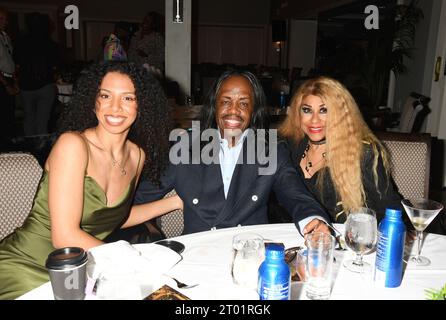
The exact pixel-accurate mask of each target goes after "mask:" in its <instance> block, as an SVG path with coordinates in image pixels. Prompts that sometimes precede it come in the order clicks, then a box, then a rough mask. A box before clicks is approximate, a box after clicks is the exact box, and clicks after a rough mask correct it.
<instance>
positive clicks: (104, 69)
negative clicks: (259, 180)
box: [0, 62, 182, 300]
mask: <svg viewBox="0 0 446 320" xmlns="http://www.w3.org/2000/svg"><path fill="white" fill-rule="evenodd" d="M166 104H167V100H166V98H165V97H164V95H163V92H162V88H161V87H160V85H159V84H158V81H157V80H155V78H154V77H153V76H152V75H150V74H149V72H147V71H146V70H144V69H142V68H137V67H135V66H133V65H129V64H127V63H117V62H108V63H104V64H101V65H93V66H92V67H91V68H90V69H89V70H88V71H87V72H85V74H84V75H83V76H81V78H80V79H79V81H78V85H77V87H76V90H75V92H74V95H73V98H72V99H71V100H70V102H69V106H68V107H67V108H65V109H64V113H63V115H62V119H61V122H60V133H61V134H60V136H59V137H58V139H57V141H56V143H55V144H54V146H53V148H52V150H51V152H50V155H49V157H48V159H47V161H46V163H45V165H44V173H43V176H42V179H41V181H40V184H39V186H38V188H37V193H36V196H35V198H34V204H33V207H32V209H31V213H30V214H29V216H28V217H27V219H26V220H25V222H24V224H23V226H22V227H20V228H18V229H16V230H15V231H14V232H13V233H12V234H10V235H9V236H7V237H6V238H5V239H3V240H2V241H1V242H0V300H2V299H15V298H17V297H18V296H20V295H22V294H24V293H25V292H27V291H29V290H31V289H33V288H36V287H38V286H39V285H41V284H43V283H45V282H47V281H49V277H48V271H47V270H46V268H45V260H46V258H47V257H48V254H49V253H51V252H52V251H53V250H54V249H55V248H62V247H81V248H83V249H84V250H88V249H90V248H92V247H95V246H99V245H101V244H103V243H104V239H105V238H106V237H107V236H108V235H109V234H111V232H112V231H113V230H114V229H116V228H127V227H131V226H133V225H137V224H140V223H142V222H144V221H145V220H147V219H148V215H151V214H161V213H165V212H169V211H172V210H175V209H181V208H182V202H181V200H180V199H179V198H178V197H172V198H169V199H164V200H160V201H158V202H155V203H148V204H145V205H140V206H133V207H132V202H133V195H134V190H135V188H136V185H137V184H138V180H139V179H140V176H141V175H142V176H143V177H144V179H148V180H150V181H151V182H152V183H154V184H155V185H156V184H158V181H159V177H160V174H161V172H162V170H163V169H164V168H165V167H166V166H167V161H168V151H169V140H168V135H169V126H168V116H167V108H166Z"/></svg>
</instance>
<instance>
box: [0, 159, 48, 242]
mask: <svg viewBox="0 0 446 320" xmlns="http://www.w3.org/2000/svg"><path fill="white" fill-rule="evenodd" d="M41 177H42V168H41V167H40V165H39V163H38V162H37V160H36V158H34V156H32V155H31V154H28V153H1V154H0V240H1V239H3V238H4V237H6V236H7V235H8V234H10V233H11V232H13V231H14V229H16V228H17V227H20V226H21V225H22V224H23V222H24V221H25V218H26V217H27V216H28V214H29V211H30V210H31V206H32V203H33V199H34V195H35V193H36V190H37V186H38V184H39V181H40V178H41Z"/></svg>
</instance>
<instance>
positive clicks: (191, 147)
mask: <svg viewBox="0 0 446 320" xmlns="http://www.w3.org/2000/svg"><path fill="white" fill-rule="evenodd" d="M200 125H201V126H202V127H203V128H202V130H199V129H198V130H196V131H194V130H193V132H192V135H188V134H185V133H184V132H183V134H179V135H178V138H179V139H180V140H181V141H180V142H179V143H177V144H176V145H174V146H173V147H172V149H171V152H170V161H171V163H172V164H171V166H170V167H169V169H168V170H167V172H166V174H165V176H164V177H163V179H162V186H161V187H160V188H154V187H153V186H152V185H151V184H150V183H149V182H148V181H142V182H141V184H140V186H139V188H138V190H137V193H136V196H135V204H138V203H145V202H149V201H153V200H155V199H159V198H161V197H162V196H164V195H165V194H166V193H167V192H169V191H170V190H172V189H175V190H176V192H177V194H178V195H179V196H180V197H181V199H182V200H183V203H184V232H183V233H184V234H188V233H193V232H199V231H205V230H213V229H219V228H227V227H235V226H238V225H254V224H264V223H268V217H267V206H268V199H269V196H270V193H271V192H272V191H273V190H274V192H275V194H276V197H277V199H278V200H279V202H280V203H281V204H282V206H283V207H284V208H286V209H287V210H288V212H289V213H290V214H291V216H292V217H293V221H294V222H295V224H296V227H297V228H298V230H299V231H302V233H304V234H306V233H308V232H312V231H322V232H326V233H329V229H328V227H327V225H326V224H325V223H324V222H323V220H325V221H329V219H328V216H327V215H326V213H325V211H324V210H323V208H322V207H321V206H320V205H319V204H318V202H317V201H316V200H315V199H314V198H313V197H312V196H311V194H310V193H309V192H308V191H307V189H306V188H305V186H304V184H303V182H302V181H301V180H300V178H299V177H298V175H297V173H296V171H295V169H294V168H293V166H292V165H291V163H290V160H289V153H288V151H287V150H286V149H285V146H284V144H281V143H277V139H274V137H277V136H276V134H275V132H273V133H272V134H271V133H269V135H268V134H266V135H265V134H263V135H262V133H265V130H263V129H266V128H267V127H268V111H267V108H266V99H265V95H264V93H263V89H262V87H261V85H260V83H259V81H258V80H257V79H256V77H255V76H254V75H253V74H252V73H250V72H237V71H228V72H225V73H223V74H222V75H221V76H220V78H219V79H218V80H217V81H216V83H215V84H214V86H213V89H212V91H211V92H210V94H209V95H208V97H207V100H206V101H205V104H204V105H203V110H202V120H201V123H200ZM208 129H211V130H208ZM191 136H192V139H191V140H190V138H191ZM194 136H197V137H194ZM205 136H206V137H208V138H204V137H205ZM209 137H213V139H212V141H211V143H208V144H207V145H204V143H203V142H202V140H206V141H209V140H210V139H209ZM271 138H273V139H271ZM267 140H268V141H267ZM271 140H273V141H271ZM184 141H186V143H184ZM185 145H186V148H184V146H185ZM178 146H179V147H178ZM197 151H198V152H197ZM265 160H266V161H265Z"/></svg>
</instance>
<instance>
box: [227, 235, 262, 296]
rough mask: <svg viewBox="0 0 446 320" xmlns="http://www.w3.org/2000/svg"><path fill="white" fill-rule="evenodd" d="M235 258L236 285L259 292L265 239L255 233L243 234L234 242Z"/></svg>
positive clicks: (233, 267) (233, 273) (233, 274)
mask: <svg viewBox="0 0 446 320" xmlns="http://www.w3.org/2000/svg"><path fill="white" fill-rule="evenodd" d="M232 248H233V250H234V258H233V260H232V279H233V281H234V283H235V284H238V285H240V286H242V287H245V288H249V289H253V290H255V291H256V292H257V282H258V272H259V266H260V264H261V263H262V262H263V260H264V259H265V246H264V243H263V237H262V236H261V235H258V234H255V233H241V234H238V235H235V236H234V238H233V240H232Z"/></svg>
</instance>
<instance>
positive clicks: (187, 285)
mask: <svg viewBox="0 0 446 320" xmlns="http://www.w3.org/2000/svg"><path fill="white" fill-rule="evenodd" d="M166 276H167V277H169V278H170V279H172V280H173V281H175V283H176V284H177V287H178V288H179V289H190V288H194V287H196V286H198V285H199V284H198V283H196V284H186V283H183V282H181V281H179V280H177V279H175V278H174V277H172V276H168V275H166Z"/></svg>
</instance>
